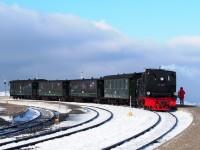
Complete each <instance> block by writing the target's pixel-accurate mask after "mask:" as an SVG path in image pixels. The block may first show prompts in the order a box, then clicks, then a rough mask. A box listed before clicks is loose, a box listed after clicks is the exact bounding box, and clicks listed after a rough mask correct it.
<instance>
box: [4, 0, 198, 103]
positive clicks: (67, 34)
mask: <svg viewBox="0 0 200 150" xmlns="http://www.w3.org/2000/svg"><path fill="white" fill-rule="evenodd" d="M199 4H200V2H198V1H194V0H193V1H184V0H167V1H160V0H138V1H136V0H135V1H134V0H124V1H122V0H121V1H119V0H118V1H117V0H101V1H100V0H99V1H97V0H96V1H95V0H82V1H81V0H71V1H69V0H57V1H55V0H54V1H53V0H41V1H36V0H15V1H14V0H1V1H0V20H1V23H0V33H1V34H0V68H1V72H0V83H3V81H4V80H7V81H9V80H15V79H28V78H34V77H38V78H45V79H72V78H79V77H80V74H81V72H84V77H85V78H87V77H88V78H90V77H92V76H93V77H99V76H104V75H108V74H118V73H129V72H139V71H144V68H158V67H159V66H162V67H164V68H167V69H169V70H174V71H176V72H177V89H178V88H179V87H180V86H183V87H185V90H186V99H187V101H189V102H192V103H200V99H199V97H200V94H199V85H200V80H197V79H199V76H200V67H199V64H200V28H199V27H200V19H199V16H200V9H199V8H198V7H199V6H200V5H199ZM0 90H3V84H0Z"/></svg>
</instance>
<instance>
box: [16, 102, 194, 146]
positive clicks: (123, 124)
mask: <svg viewBox="0 0 200 150" xmlns="http://www.w3.org/2000/svg"><path fill="white" fill-rule="evenodd" d="M16 103H17V102H16ZM27 103H30V102H27ZM33 103H34V102H33ZM23 104H24V103H23ZM69 104H75V105H87V106H97V107H101V108H105V109H108V110H110V111H111V112H113V114H114V116H113V119H112V120H111V121H109V122H108V123H106V124H103V125H102V126H99V127H98V128H93V129H90V130H87V131H84V132H80V133H76V134H73V135H70V136H66V137H62V138H58V139H54V140H50V141H46V142H43V143H39V144H36V145H35V146H31V148H36V149H44V150H51V149H52V150H54V149H58V150H60V149H69V150H90V149H91V150H95V149H103V148H105V147H108V146H110V145H112V144H114V143H117V142H119V141H122V140H124V139H127V138H129V137H131V136H133V135H134V134H137V133H139V132H141V131H143V130H145V129H146V128H148V127H149V126H151V125H152V124H154V123H155V121H157V119H158V116H157V115H156V114H154V113H153V112H150V111H146V110H142V109H136V108H131V109H130V108H128V107H123V106H112V105H100V104H85V103H84V104H83V103H82V104H79V103H69ZM31 105H32V104H31ZM42 105H43V106H44V107H46V108H49V104H47V105H48V106H47V105H46V104H45V102H42ZM45 105H46V106H45ZM51 107H52V106H51ZM53 107H55V108H56V107H57V106H56V105H54V106H53ZM52 109H53V108H52ZM65 109H66V108H65ZM130 111H131V112H132V113H133V116H129V115H128V113H129V112H130ZM104 113H105V112H100V116H99V118H98V119H96V120H95V121H93V122H92V123H94V124H95V123H97V122H98V121H100V120H104V119H105V118H106V117H108V114H107V115H106V113H105V114H104ZM160 114H161V115H162V116H163V117H162V119H163V123H160V124H161V125H160V126H158V127H157V131H158V132H157V131H155V130H153V129H152V131H150V132H151V133H152V134H149V135H147V134H146V135H143V139H140V141H139V140H138V142H137V144H140V145H141V144H143V142H144V141H149V140H150V139H152V137H153V136H158V134H161V132H162V131H164V129H165V130H167V129H169V128H170V126H172V124H173V122H174V119H173V117H170V115H169V114H168V113H165V112H161V113H160ZM173 114H174V115H176V116H177V118H178V124H177V126H176V127H175V128H174V129H173V130H172V132H170V133H168V134H167V135H165V136H164V137H163V138H162V139H160V140H159V141H158V143H155V144H153V145H151V146H149V147H147V148H146V149H154V148H155V147H157V146H159V145H160V144H162V143H164V142H166V141H167V140H169V139H171V138H173V137H174V136H176V135H177V134H179V133H180V132H182V131H183V130H184V129H185V128H187V127H188V126H189V125H190V124H191V122H192V120H193V118H192V115H191V114H190V113H188V112H184V111H179V110H178V111H176V112H173ZM87 115H88V117H89V116H91V114H90V113H86V114H84V115H78V116H74V117H73V115H72V116H71V117H72V118H73V119H74V120H73V119H72V118H71V119H72V120H73V121H72V122H71V119H70V120H69V125H71V124H74V123H75V122H76V121H78V120H79V119H80V120H79V121H80V122H81V120H84V117H86V116H87ZM76 119H77V120H76ZM79 121H78V122H79ZM164 122H165V123H164ZM66 124H67V121H66V122H65V123H64V124H60V125H58V126H65V125H66ZM89 125H91V123H90V124H87V125H85V127H86V126H89ZM80 128H81V127H77V128H76V129H75V128H73V129H70V130H69V131H68V132H71V131H74V130H77V129H80ZM158 128H159V129H160V130H159V129H158ZM64 132H66V131H61V132H59V133H56V134H57V135H58V134H63V133H64ZM159 132H160V133H159ZM145 136H146V137H145ZM32 140H33V139H32ZM135 140H136V139H134V140H131V141H129V142H127V143H124V144H122V145H121V146H119V147H116V148H115V149H120V150H129V149H135V145H134V144H133V143H134V142H136V141H135ZM18 144H19V143H18ZM16 145H17V143H16Z"/></svg>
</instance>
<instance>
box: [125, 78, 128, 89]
mask: <svg viewBox="0 0 200 150" xmlns="http://www.w3.org/2000/svg"><path fill="white" fill-rule="evenodd" d="M125 89H126V90H127V89H128V79H125Z"/></svg>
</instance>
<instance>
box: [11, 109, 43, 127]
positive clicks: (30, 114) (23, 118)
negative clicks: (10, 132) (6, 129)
mask: <svg viewBox="0 0 200 150" xmlns="http://www.w3.org/2000/svg"><path fill="white" fill-rule="evenodd" d="M39 116H40V112H39V111H38V110H35V109H33V108H28V110H27V111H26V112H25V113H23V114H21V115H18V116H16V117H14V118H13V123H16V122H27V121H30V120H34V119H36V118H37V117H39Z"/></svg>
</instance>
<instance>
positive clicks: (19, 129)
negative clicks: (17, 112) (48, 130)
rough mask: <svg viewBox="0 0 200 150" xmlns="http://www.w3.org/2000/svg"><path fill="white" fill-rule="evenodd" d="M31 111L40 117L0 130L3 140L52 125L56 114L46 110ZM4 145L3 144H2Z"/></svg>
mask: <svg viewBox="0 0 200 150" xmlns="http://www.w3.org/2000/svg"><path fill="white" fill-rule="evenodd" d="M31 109H34V110H37V111H38V112H39V113H40V115H39V116H38V117H36V118H34V119H32V120H29V121H26V122H24V123H19V124H15V125H13V126H9V127H6V128H2V129H1V130H0V137H1V138H3V137H4V138H5V137H6V138H8V137H10V136H12V137H13V136H16V135H18V134H19V133H20V134H22V133H24V132H27V131H31V130H35V129H36V128H41V127H43V125H47V124H50V123H51V121H52V119H53V118H54V116H55V114H54V113H53V112H52V111H50V110H46V109H42V108H36V107H31ZM0 145H2V143H0Z"/></svg>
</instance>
